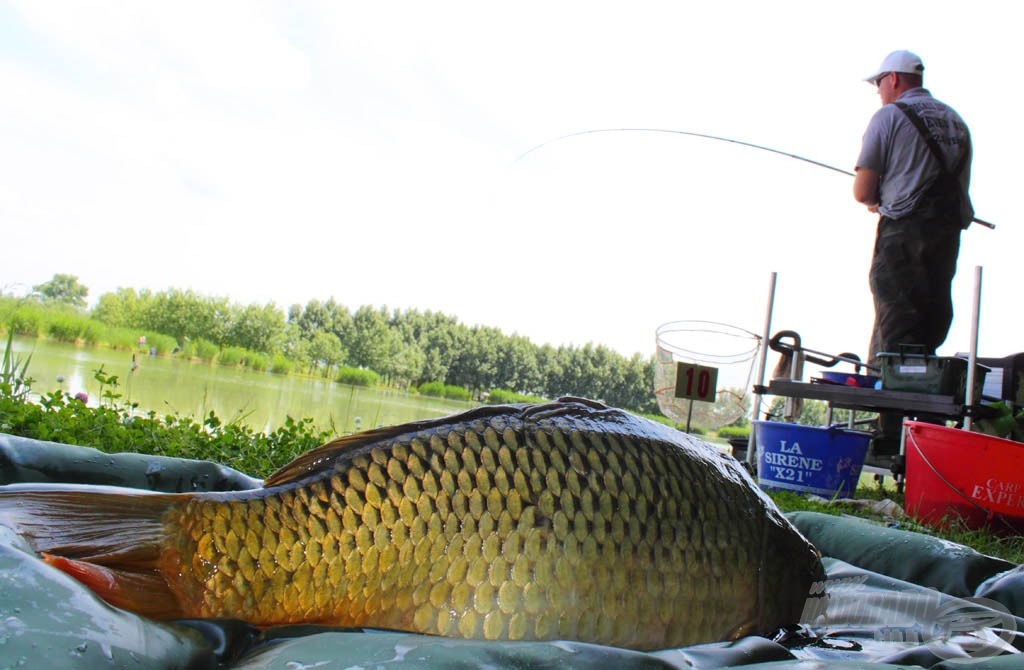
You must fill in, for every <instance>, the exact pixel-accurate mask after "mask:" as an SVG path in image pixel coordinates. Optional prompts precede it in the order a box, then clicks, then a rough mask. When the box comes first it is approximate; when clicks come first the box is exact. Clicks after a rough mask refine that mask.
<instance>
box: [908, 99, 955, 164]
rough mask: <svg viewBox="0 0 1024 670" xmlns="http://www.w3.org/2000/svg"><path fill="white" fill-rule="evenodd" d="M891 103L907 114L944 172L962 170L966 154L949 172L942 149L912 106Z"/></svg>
mask: <svg viewBox="0 0 1024 670" xmlns="http://www.w3.org/2000/svg"><path fill="white" fill-rule="evenodd" d="M893 104H894V105H896V106H897V107H899V108H900V109H901V110H902V111H903V113H904V114H906V115H907V118H908V119H910V122H911V123H913V124H914V127H915V128H917V132H919V133H921V137H922V138H923V139H924V141H925V142H927V143H928V148H929V149H931V152H932V155H933V156H935V160H937V161H938V162H939V168H940V169H942V170H943V171H945V172H949V173H950V174H960V172H962V171H963V167H964V161H965V160H967V156H966V155H964V156H963V158H961V159H960V162H959V163H958V164H957V166H956V171H955V172H951V171H950V169H949V168H948V167H946V159H945V158H944V157H943V156H942V151H941V150H940V149H939V145H938V143H937V142H936V141H935V138H934V137H932V134H931V133H930V132H928V129H927V128H926V127H925V125H924V121H922V120H921V117H920V116H918V115H917V112H915V111H914V108H913V107H911V106H910V105H908V104H907V103H905V102H894V103H893Z"/></svg>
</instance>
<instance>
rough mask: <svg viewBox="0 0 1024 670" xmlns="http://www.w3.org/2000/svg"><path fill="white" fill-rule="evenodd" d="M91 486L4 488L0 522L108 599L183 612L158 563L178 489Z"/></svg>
mask: <svg viewBox="0 0 1024 670" xmlns="http://www.w3.org/2000/svg"><path fill="white" fill-rule="evenodd" d="M90 489H91V490H83V487H80V486H79V487H61V486H39V485H34V486H33V485H29V486H21V485H15V486H6V487H3V489H2V490H0V524H3V525H6V526H9V527H11V528H12V529H14V530H15V531H17V532H18V533H20V534H21V536H22V537H24V538H25V540H26V541H27V542H28V544H29V546H31V547H32V549H33V550H35V551H36V552H38V553H39V554H40V555H41V557H42V559H43V560H44V561H45V562H46V563H47V564H48V565H51V566H53V567H54V568H57V569H58V570H61V571H62V572H64V573H66V574H68V575H70V576H71V577H74V578H75V579H76V580H78V581H79V582H81V583H82V584H84V585H86V586H88V587H89V588H90V589H91V590H92V591H94V592H95V593H96V594H97V595H98V596H100V597H101V598H103V599H104V600H105V601H107V602H108V603H110V604H112V605H115V606H117V607H122V608H124V609H129V610H132V611H134V612H136V613H139V614H143V615H145V616H150V617H153V618H160V619H167V618H175V617H181V616H183V615H184V612H183V610H182V607H181V605H180V604H179V602H178V600H177V598H176V597H175V596H174V593H173V592H172V590H171V588H170V586H169V585H168V584H167V581H166V579H165V578H164V576H163V573H162V572H161V571H160V567H159V566H160V559H161V556H162V555H163V553H164V545H165V541H164V540H165V536H166V530H165V527H164V522H163V518H164V515H165V514H166V513H167V511H168V509H170V507H171V506H172V505H173V504H174V503H175V502H176V501H177V500H179V498H180V496H178V495H175V494H154V493H144V492H140V491H135V490H128V489H125V490H123V491H121V490H117V489H114V488H112V487H90ZM92 489H95V490H92Z"/></svg>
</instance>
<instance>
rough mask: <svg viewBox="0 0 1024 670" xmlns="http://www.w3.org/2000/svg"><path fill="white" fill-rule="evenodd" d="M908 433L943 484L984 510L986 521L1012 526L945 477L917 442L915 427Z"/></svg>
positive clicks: (920, 454) (919, 452) (921, 455)
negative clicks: (995, 521) (996, 521)
mask: <svg viewBox="0 0 1024 670" xmlns="http://www.w3.org/2000/svg"><path fill="white" fill-rule="evenodd" d="M907 435H908V436H909V437H910V445H911V446H912V447H914V451H916V452H917V455H918V456H920V457H921V460H922V461H924V464H925V465H927V466H928V469H930V470H931V471H932V472H933V473H935V476H936V477H938V478H939V479H941V480H942V483H943V484H945V485H946V486H948V487H949V488H950V489H951V490H952V491H953V492H954V493H956V494H957V495H958V496H960V497H961V498H963V499H964V500H966V501H967V503H968V504H969V505H973V506H974V507H977V508H978V509H979V510H980V511H982V512H984V514H985V520H986V521H992V520H999V521H1000V522H1002V523H1004V524H1006V525H1007V526H1010V524H1008V523H1007V522H1006V521H1005V520H1004V519H1003V515H1002V514H999V513H998V512H996V511H995V510H990V509H985V508H984V507H982V506H981V505H979V504H978V503H977V502H975V501H974V500H972V499H971V498H969V497H968V496H967V494H965V493H964V492H963V491H961V490H960V489H959V488H958V487H957V486H956V484H954V483H953V482H951V481H949V480H948V479H946V478H945V477H943V476H942V473H941V472H939V471H938V469H936V467H935V466H934V465H932V462H931V461H929V460H928V457H927V456H925V455H924V451H923V450H922V449H921V445H919V444H918V443H917V438H915V437H914V429H913V427H911V426H907ZM1011 527H1012V526H1011Z"/></svg>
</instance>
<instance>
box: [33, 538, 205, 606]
mask: <svg viewBox="0 0 1024 670" xmlns="http://www.w3.org/2000/svg"><path fill="white" fill-rule="evenodd" d="M43 561H45V562H46V564H47V565H51V566H53V567H55V568H57V569H58V570H60V571H61V572H64V573H66V574H68V575H70V576H71V577H74V578H75V579H77V580H78V581H80V582H81V583H82V584H84V585H85V586H88V587H89V589H91V590H92V591H93V592H95V593H96V595H98V596H99V597H100V598H103V600H105V601H107V602H108V603H110V604H111V605H114V606H115V607H120V608H122V609H126V610H131V611H132V612H135V613H137V614H141V615H143V616H148V617H152V618H154V619H174V618H181V617H183V616H185V613H184V612H183V611H182V609H181V606H180V605H179V604H178V601H177V599H175V597H174V594H172V593H171V590H170V589H169V588H168V587H167V582H166V581H164V578H163V575H161V574H160V573H159V572H157V571H155V570H144V571H130V570H119V569H116V568H107V567H104V566H102V565H96V564H94V563H88V562H86V561H76V560H73V559H70V558H64V557H63V556H54V555H52V554H43Z"/></svg>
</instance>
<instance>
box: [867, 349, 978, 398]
mask: <svg viewBox="0 0 1024 670" xmlns="http://www.w3.org/2000/svg"><path fill="white" fill-rule="evenodd" d="M878 359H879V363H880V364H881V366H882V388H883V389H885V390H887V391H912V392H915V393H929V394H932V395H948V396H953V399H954V401H956V402H963V401H964V397H965V389H966V388H967V363H968V361H967V359H966V358H960V357H958V356H932V355H930V354H924V353H917V352H913V351H906V350H904V351H901V352H899V353H880V354H878ZM988 371H989V368H988V367H987V366H984V365H981V364H980V363H976V364H975V367H974V401H975V402H977V401H978V400H979V399H980V398H981V389H982V387H983V386H984V384H985V375H986V374H987V373H988Z"/></svg>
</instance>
